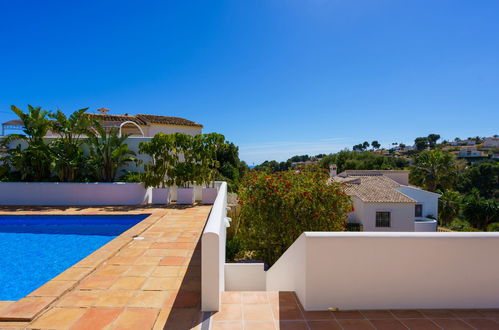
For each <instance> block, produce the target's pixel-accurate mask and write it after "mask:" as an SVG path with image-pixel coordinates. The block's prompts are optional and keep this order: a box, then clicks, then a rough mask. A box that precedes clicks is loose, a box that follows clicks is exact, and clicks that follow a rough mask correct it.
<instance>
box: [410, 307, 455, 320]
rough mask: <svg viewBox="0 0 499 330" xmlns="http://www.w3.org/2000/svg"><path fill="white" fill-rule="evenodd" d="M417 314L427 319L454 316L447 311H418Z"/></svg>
mask: <svg viewBox="0 0 499 330" xmlns="http://www.w3.org/2000/svg"><path fill="white" fill-rule="evenodd" d="M419 312H420V313H421V314H423V315H424V316H426V317H428V318H455V317H457V315H456V314H454V313H452V311H451V310H448V309H420V310H419Z"/></svg>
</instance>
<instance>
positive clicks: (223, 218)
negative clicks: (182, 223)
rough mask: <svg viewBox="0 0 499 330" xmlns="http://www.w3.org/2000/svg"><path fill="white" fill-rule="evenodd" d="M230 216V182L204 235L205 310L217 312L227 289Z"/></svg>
mask: <svg viewBox="0 0 499 330" xmlns="http://www.w3.org/2000/svg"><path fill="white" fill-rule="evenodd" d="M228 226H229V221H228V218H227V183H226V182H222V183H220V186H219V189H218V194H217V198H216V199H215V203H214V204H213V207H212V208H211V213H210V216H209V217H208V221H207V222H206V226H205V228H204V231H203V235H202V238H201V310H202V311H203V312H216V311H218V310H219V307H220V292H222V291H224V290H225V276H224V275H225V240H226V235H227V227H228Z"/></svg>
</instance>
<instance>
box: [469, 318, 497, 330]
mask: <svg viewBox="0 0 499 330" xmlns="http://www.w3.org/2000/svg"><path fill="white" fill-rule="evenodd" d="M463 321H464V322H466V323H468V324H469V325H471V326H472V327H474V328H475V329H477V330H497V329H499V322H497V321H494V320H487V319H463Z"/></svg>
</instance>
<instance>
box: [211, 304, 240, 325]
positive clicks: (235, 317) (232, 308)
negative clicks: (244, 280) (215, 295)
mask: <svg viewBox="0 0 499 330" xmlns="http://www.w3.org/2000/svg"><path fill="white" fill-rule="evenodd" d="M213 320H216V321H240V320H242V308H241V305H221V306H220V310H219V311H218V312H216V313H214V314H213Z"/></svg>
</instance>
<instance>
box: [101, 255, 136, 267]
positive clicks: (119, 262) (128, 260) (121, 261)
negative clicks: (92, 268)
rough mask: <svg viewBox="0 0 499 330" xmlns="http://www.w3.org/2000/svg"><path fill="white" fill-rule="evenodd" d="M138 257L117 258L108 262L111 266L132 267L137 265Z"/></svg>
mask: <svg viewBox="0 0 499 330" xmlns="http://www.w3.org/2000/svg"><path fill="white" fill-rule="evenodd" d="M137 259H138V257H120V256H115V257H112V258H111V259H109V260H108V261H107V264H109V265H128V266H131V265H133V264H134V263H135V261H136V260H137Z"/></svg>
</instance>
